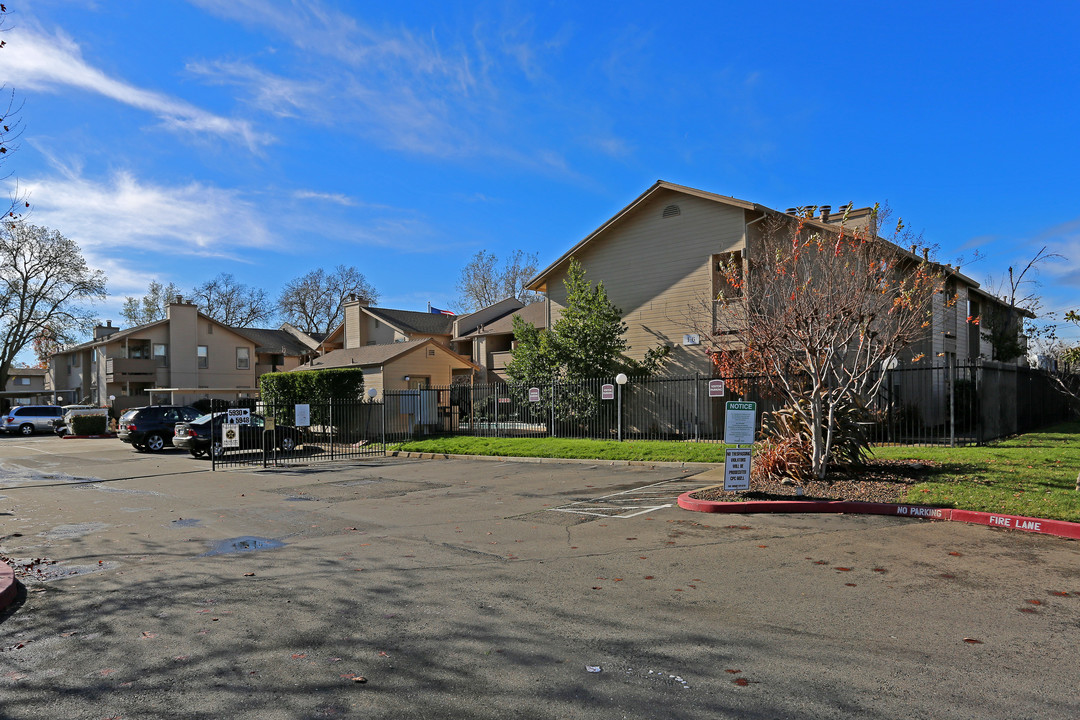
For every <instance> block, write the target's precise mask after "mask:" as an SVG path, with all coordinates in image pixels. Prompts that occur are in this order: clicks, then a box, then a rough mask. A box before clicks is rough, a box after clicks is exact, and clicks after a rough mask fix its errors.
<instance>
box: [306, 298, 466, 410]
mask: <svg viewBox="0 0 1080 720" xmlns="http://www.w3.org/2000/svg"><path fill="white" fill-rule="evenodd" d="M344 310H345V320H344V322H342V323H341V325H339V326H338V327H337V328H336V329H335V330H334V331H333V332H331V333H330V334H329V335H328V336H327V337H326V338H325V339H324V340H322V342H321V343H320V347H322V348H325V349H329V348H335V349H333V350H330V351H329V352H327V353H326V354H325V355H322V356H320V357H318V358H315V359H313V360H311V361H310V362H308V363H306V364H304V365H301V366H299V367H298V368H297V369H298V370H327V369H331V368H342V367H358V368H361V369H362V370H363V371H364V387H365V388H368V389H372V388H374V389H375V391H376V393H377V395H378V396H381V395H382V394H383V392H384V391H386V390H422V389H425V388H430V387H439V386H446V385H450V384H451V383H453V382H455V381H460V380H462V379H468V380H470V381H471V380H473V379H475V378H476V377H477V376H478V375H479V374H480V373H481V372H482V368H481V367H480V366H479V365H478V364H477V363H475V362H473V361H472V360H471V359H470V358H469V357H465V356H462V355H459V354H458V353H456V352H454V350H453V349H452V348H451V340H452V338H453V337H454V327H455V316H453V315H443V314H438V313H430V312H428V313H425V312H417V311H413V310H394V309H391V308H375V307H370V306H369V305H368V303H366V302H364V301H363V300H357V299H356V298H355V297H354V298H352V299H351V300H349V301H348V302H346V303H345V306H344Z"/></svg>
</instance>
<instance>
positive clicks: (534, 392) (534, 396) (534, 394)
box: [529, 388, 540, 402]
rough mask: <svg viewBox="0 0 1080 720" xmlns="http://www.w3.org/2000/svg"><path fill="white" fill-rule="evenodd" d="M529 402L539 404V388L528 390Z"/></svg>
mask: <svg viewBox="0 0 1080 720" xmlns="http://www.w3.org/2000/svg"><path fill="white" fill-rule="evenodd" d="M529 402H540V388H529Z"/></svg>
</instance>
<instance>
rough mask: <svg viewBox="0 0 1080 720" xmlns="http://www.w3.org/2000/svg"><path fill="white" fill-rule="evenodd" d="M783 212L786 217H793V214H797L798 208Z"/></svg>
mask: <svg viewBox="0 0 1080 720" xmlns="http://www.w3.org/2000/svg"><path fill="white" fill-rule="evenodd" d="M784 212H786V213H787V214H788V215H794V214H795V213H797V212H799V208H788V209H787V210H785V211H784Z"/></svg>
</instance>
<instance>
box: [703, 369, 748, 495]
mask: <svg viewBox="0 0 1080 720" xmlns="http://www.w3.org/2000/svg"><path fill="white" fill-rule="evenodd" d="M710 389H711V388H710ZM724 409H725V413H724V444H725V445H750V446H753V444H754V433H755V430H756V429H757V403H756V402H746V401H737V400H729V401H727V403H726V404H725V407H724ZM752 456H753V450H752V447H751V448H738V447H736V448H727V449H726V450H725V451H724V490H727V491H737V490H749V489H750V465H751V461H752Z"/></svg>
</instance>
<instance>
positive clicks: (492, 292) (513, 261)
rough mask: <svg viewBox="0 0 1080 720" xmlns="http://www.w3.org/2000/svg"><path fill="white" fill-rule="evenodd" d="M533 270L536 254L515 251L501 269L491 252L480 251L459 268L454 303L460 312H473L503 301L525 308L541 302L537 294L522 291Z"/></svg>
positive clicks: (531, 276)
mask: <svg viewBox="0 0 1080 720" xmlns="http://www.w3.org/2000/svg"><path fill="white" fill-rule="evenodd" d="M536 269H537V259H536V255H535V254H533V255H526V254H525V253H524V252H523V251H521V250H515V251H514V253H513V254H512V255H510V256H509V257H507V258H506V260H505V261H504V262H503V263H502V265H501V266H500V265H499V259H498V258H497V257H496V256H495V255H494V254H493V253H489V252H487V251H486V250H481V251H480V252H478V253H476V255H474V256H473V258H472V260H470V261H469V262H468V264H467V265H465V267H463V268H462V269H461V277H460V278H459V279H458V285H457V289H458V292H459V293H460V297H459V298H458V301H457V304H458V306H459V307H460V309H461V310H462V312H475V311H477V310H479V309H481V308H485V307H487V306H488V305H494V304H495V303H497V302H499V301H500V300H505V299H506V298H517V299H518V300H520V301H521V302H523V303H525V304H526V305H528V304H529V303H532V302H536V301H538V300H542V299H543V295H541V294H540V293H535V292H531V291H529V290H526V289H525V284H526V283H527V282H528V281H529V280H531V279H532V278H533V276H535V275H536Z"/></svg>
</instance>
